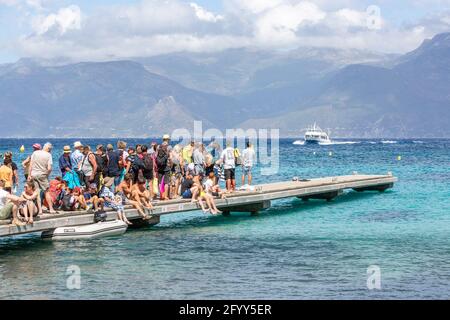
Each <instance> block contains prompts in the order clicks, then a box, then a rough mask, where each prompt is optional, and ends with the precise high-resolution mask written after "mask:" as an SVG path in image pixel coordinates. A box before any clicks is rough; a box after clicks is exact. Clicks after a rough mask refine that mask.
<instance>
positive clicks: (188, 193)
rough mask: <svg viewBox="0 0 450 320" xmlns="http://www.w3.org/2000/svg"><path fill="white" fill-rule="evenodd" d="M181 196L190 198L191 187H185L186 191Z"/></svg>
mask: <svg viewBox="0 0 450 320" xmlns="http://www.w3.org/2000/svg"><path fill="white" fill-rule="evenodd" d="M182 197H183V199H191V198H192V192H191V189H187V190H186V191H184V192H183V195H182Z"/></svg>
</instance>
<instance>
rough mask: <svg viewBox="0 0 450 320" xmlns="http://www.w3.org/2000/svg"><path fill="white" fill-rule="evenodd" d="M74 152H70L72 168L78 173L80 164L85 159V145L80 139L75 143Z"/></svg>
mask: <svg viewBox="0 0 450 320" xmlns="http://www.w3.org/2000/svg"><path fill="white" fill-rule="evenodd" d="M73 149H74V150H73V152H72V153H71V154H70V162H71V163H72V168H73V169H74V170H75V172H76V173H78V164H79V163H80V162H81V160H83V145H82V144H81V142H80V141H76V142H75V143H74V144H73Z"/></svg>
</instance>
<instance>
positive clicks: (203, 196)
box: [193, 175, 222, 215]
mask: <svg viewBox="0 0 450 320" xmlns="http://www.w3.org/2000/svg"><path fill="white" fill-rule="evenodd" d="M193 180H194V184H195V185H196V186H197V187H198V197H197V200H198V202H199V204H200V206H201V207H202V210H203V212H204V213H208V212H211V214H213V215H216V214H219V213H222V211H220V210H219V209H217V207H216V202H215V201H214V197H213V196H212V195H211V194H209V193H207V192H206V191H205V189H204V188H203V186H202V184H201V176H198V175H197V176H195V177H194V179H193ZM203 200H204V201H205V202H206V204H207V205H208V209H206V208H205V207H204V205H203Z"/></svg>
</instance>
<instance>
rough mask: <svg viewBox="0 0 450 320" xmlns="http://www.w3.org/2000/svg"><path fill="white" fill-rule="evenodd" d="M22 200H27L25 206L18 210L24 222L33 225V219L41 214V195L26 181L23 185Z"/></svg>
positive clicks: (31, 183) (32, 184)
mask: <svg viewBox="0 0 450 320" xmlns="http://www.w3.org/2000/svg"><path fill="white" fill-rule="evenodd" d="M22 198H24V199H25V200H27V202H26V204H25V205H24V206H22V208H21V209H20V212H21V214H22V215H23V217H24V222H25V223H27V224H33V222H34V218H35V217H37V216H38V215H40V214H42V203H41V195H40V192H39V190H36V186H35V185H34V183H33V182H31V181H28V182H27V183H26V184H25V189H24V191H23V192H22Z"/></svg>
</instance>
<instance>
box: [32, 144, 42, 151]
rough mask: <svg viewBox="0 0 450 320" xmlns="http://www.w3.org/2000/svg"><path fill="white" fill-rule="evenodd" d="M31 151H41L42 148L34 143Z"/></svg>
mask: <svg viewBox="0 0 450 320" xmlns="http://www.w3.org/2000/svg"><path fill="white" fill-rule="evenodd" d="M33 149H34V150H41V149H42V146H41V145H40V144H39V143H35V144H33Z"/></svg>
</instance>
